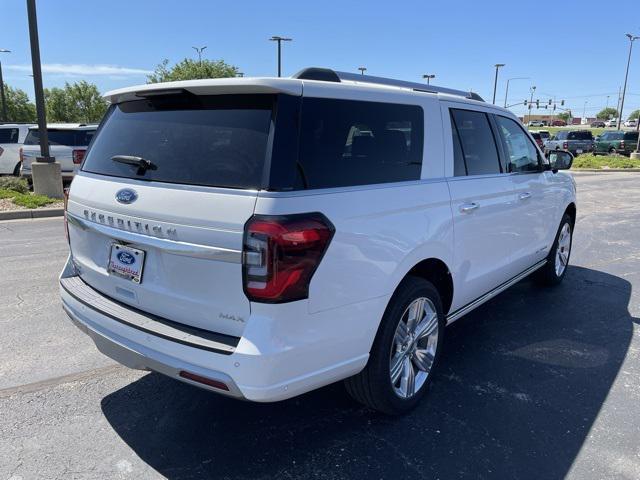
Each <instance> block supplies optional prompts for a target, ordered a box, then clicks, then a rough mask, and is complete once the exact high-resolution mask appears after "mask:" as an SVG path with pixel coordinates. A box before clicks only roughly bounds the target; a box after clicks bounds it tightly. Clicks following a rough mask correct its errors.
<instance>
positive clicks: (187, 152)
mask: <svg viewBox="0 0 640 480" xmlns="http://www.w3.org/2000/svg"><path fill="white" fill-rule="evenodd" d="M274 101H275V96H273V95H218V96H195V95H167V96H159V97H154V98H153V99H150V100H139V101H132V102H125V103H121V104H117V105H115V106H113V107H111V109H110V110H109V112H108V113H107V116H106V118H105V120H104V123H103V124H102V127H101V129H100V132H99V133H98V135H97V137H96V139H95V141H94V143H93V144H92V146H91V148H90V149H89V152H88V153H87V157H86V159H85V163H84V166H83V170H85V171H88V172H92V173H99V174H104V175H113V176H116V177H130V178H139V179H143V180H153V181H158V182H170V183H185V184H192V185H206V186H218V187H231V188H260V187H261V186H262V174H263V169H264V164H265V158H266V155H267V143H268V137H269V131H270V124H271V113H272V109H273V105H274ZM119 155H120V156H122V155H125V156H134V157H141V158H143V159H145V160H148V161H150V162H151V163H152V165H153V167H152V168H150V169H147V170H145V171H140V170H139V169H138V167H136V166H132V165H127V164H124V163H119V162H115V161H113V160H112V158H113V157H114V156H119Z"/></svg>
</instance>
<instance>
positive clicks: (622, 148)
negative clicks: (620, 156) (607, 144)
mask: <svg viewBox="0 0 640 480" xmlns="http://www.w3.org/2000/svg"><path fill="white" fill-rule="evenodd" d="M620 150H624V140H620Z"/></svg>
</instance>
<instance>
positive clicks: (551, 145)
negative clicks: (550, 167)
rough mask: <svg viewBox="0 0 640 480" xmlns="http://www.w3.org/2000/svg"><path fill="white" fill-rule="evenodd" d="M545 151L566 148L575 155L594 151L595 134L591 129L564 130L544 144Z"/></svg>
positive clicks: (565, 149) (566, 150)
mask: <svg viewBox="0 0 640 480" xmlns="http://www.w3.org/2000/svg"><path fill="white" fill-rule="evenodd" d="M544 149H545V153H548V152H550V151H553V150H564V151H565V152H571V153H572V154H573V155H580V154H581V153H588V152H592V151H593V134H592V133H591V131H590V130H564V131H561V132H558V133H557V134H556V135H555V136H554V137H551V139H549V140H548V141H547V142H546V143H545V145H544Z"/></svg>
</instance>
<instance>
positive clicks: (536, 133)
mask: <svg viewBox="0 0 640 480" xmlns="http://www.w3.org/2000/svg"><path fill="white" fill-rule="evenodd" d="M529 133H531V136H532V137H533V138H534V139H535V140H542V137H541V136H540V134H539V133H538V132H529Z"/></svg>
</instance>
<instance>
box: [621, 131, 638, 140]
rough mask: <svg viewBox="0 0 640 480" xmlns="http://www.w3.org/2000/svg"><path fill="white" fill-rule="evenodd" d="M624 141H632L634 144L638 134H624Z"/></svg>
mask: <svg viewBox="0 0 640 480" xmlns="http://www.w3.org/2000/svg"><path fill="white" fill-rule="evenodd" d="M624 139H625V140H633V141H634V142H637V141H638V132H625V134H624Z"/></svg>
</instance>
